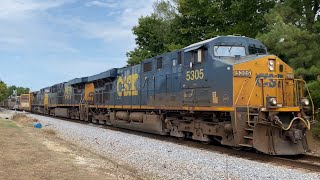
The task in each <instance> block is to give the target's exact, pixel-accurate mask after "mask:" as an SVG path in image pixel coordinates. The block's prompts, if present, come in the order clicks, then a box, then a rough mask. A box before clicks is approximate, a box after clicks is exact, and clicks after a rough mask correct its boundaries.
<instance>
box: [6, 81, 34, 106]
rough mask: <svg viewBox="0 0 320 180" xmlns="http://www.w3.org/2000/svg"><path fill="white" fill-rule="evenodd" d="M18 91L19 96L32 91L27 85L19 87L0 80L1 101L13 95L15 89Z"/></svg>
mask: <svg viewBox="0 0 320 180" xmlns="http://www.w3.org/2000/svg"><path fill="white" fill-rule="evenodd" d="M14 90H16V91H17V96H20V95H21V94H27V93H29V92H30V89H29V88H25V87H17V86H7V84H6V83H5V82H3V81H0V102H2V101H4V100H6V99H7V98H9V97H10V96H12V95H13V91H14Z"/></svg>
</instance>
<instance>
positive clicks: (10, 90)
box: [7, 86, 30, 96]
mask: <svg viewBox="0 0 320 180" xmlns="http://www.w3.org/2000/svg"><path fill="white" fill-rule="evenodd" d="M14 90H16V91H17V96H20V95H21V94H28V93H29V91H30V89H29V88H24V87H17V86H9V87H8V89H7V94H8V96H10V95H13V91H14Z"/></svg>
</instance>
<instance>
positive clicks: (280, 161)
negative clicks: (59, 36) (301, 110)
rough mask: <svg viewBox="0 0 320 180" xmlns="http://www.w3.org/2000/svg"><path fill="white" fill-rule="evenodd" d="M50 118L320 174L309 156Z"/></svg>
mask: <svg viewBox="0 0 320 180" xmlns="http://www.w3.org/2000/svg"><path fill="white" fill-rule="evenodd" d="M36 115H38V116H44V115H39V114H36ZM45 117H51V116H45ZM51 118H55V119H59V120H64V121H69V122H74V123H81V124H86V125H91V126H94V127H97V128H104V129H109V130H114V131H121V132H124V133H128V134H134V135H139V136H144V137H147V138H152V139H156V140H160V141H166V142H171V143H175V144H179V145H183V146H187V147H193V148H198V149H202V150H206V151H212V152H219V153H222V154H226V155H229V156H233V157H239V158H245V159H249V160H254V161H258V162H263V163H272V164H275V165H285V166H288V167H292V168H299V169H305V170H309V171H312V172H320V156H313V155H310V154H304V155H295V156H270V155H266V154H261V153H257V152H255V151H253V150H248V151H237V150H234V149H232V148H230V147H225V146H222V145H220V144H218V143H216V144H214V143H213V144H214V145H205V144H202V143H201V142H198V141H194V140H189V139H185V140H180V139H178V138H175V137H170V136H160V135H155V134H149V133H144V132H139V131H133V130H128V129H122V128H117V127H113V126H105V125H99V124H93V123H90V122H85V121H80V120H72V119H67V118H60V117H51Z"/></svg>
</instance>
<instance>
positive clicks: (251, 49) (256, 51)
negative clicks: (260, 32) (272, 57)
mask: <svg viewBox="0 0 320 180" xmlns="http://www.w3.org/2000/svg"><path fill="white" fill-rule="evenodd" d="M248 49H249V54H267V52H266V50H265V49H264V48H262V47H261V48H259V47H256V46H254V45H250V46H249V48H248Z"/></svg>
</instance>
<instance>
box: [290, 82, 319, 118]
mask: <svg viewBox="0 0 320 180" xmlns="http://www.w3.org/2000/svg"><path fill="white" fill-rule="evenodd" d="M294 80H295V81H301V82H303V83H304V84H305V86H306V89H307V92H308V96H309V99H310V102H311V105H312V121H314V120H315V118H314V103H313V100H312V97H311V93H310V90H309V88H308V86H307V82H306V81H305V80H303V79H294Z"/></svg>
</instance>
